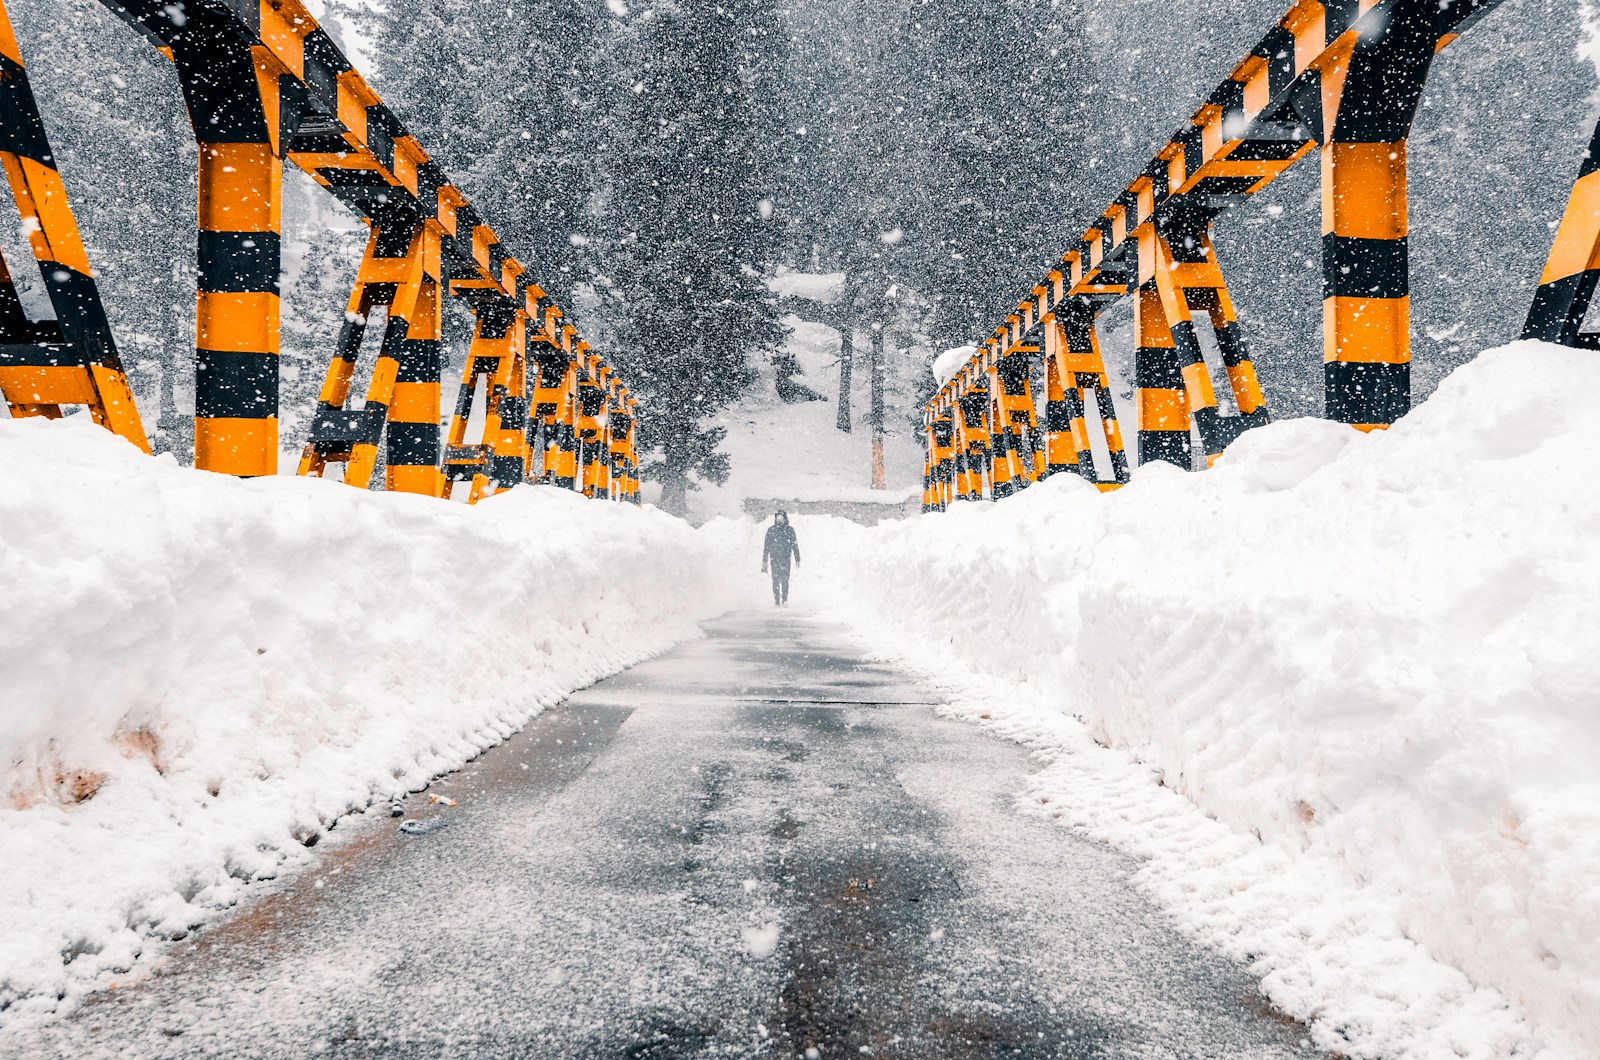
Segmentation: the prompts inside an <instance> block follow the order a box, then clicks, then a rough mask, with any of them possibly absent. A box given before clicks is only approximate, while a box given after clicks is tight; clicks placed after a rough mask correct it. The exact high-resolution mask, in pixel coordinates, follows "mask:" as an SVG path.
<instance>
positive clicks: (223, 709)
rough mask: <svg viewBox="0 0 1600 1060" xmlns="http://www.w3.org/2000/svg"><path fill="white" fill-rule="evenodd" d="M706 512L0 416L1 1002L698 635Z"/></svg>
mask: <svg viewBox="0 0 1600 1060" xmlns="http://www.w3.org/2000/svg"><path fill="white" fill-rule="evenodd" d="M716 533H717V531H716V529H715V528H712V529H709V530H705V531H699V532H696V531H693V530H691V529H690V528H689V527H688V526H686V525H685V524H683V523H681V522H679V521H677V520H675V519H671V518H668V517H667V516H664V515H662V514H660V513H658V512H655V511H653V510H644V511H641V510H638V509H634V508H632V507H630V506H625V505H614V504H603V503H599V502H594V501H587V500H584V499H583V498H581V497H578V496H576V495H574V494H572V493H566V492H562V491H557V490H550V489H535V488H528V489H520V490H517V491H514V492H513V493H510V494H506V495H504V496H501V497H497V498H494V499H492V500H490V501H488V502H485V503H484V504H482V505H480V506H478V507H476V508H468V507H466V506H464V505H453V504H441V503H439V502H438V501H434V500H429V499H425V498H418V497H408V496H403V495H386V494H377V493H368V492H366V491H362V490H353V489H349V488H347V487H344V486H341V485H337V484H335V483H333V482H323V481H312V480H306V479H297V478H289V477H282V478H276V479H272V480H261V481H255V482H243V481H238V480H235V479H230V478H226V477H223V476H218V475H210V474H206V473H203V472H195V471H191V470H186V469H181V468H179V467H177V466H176V465H175V464H173V463H172V462H171V461H170V460H162V459H151V458H148V457H146V456H144V455H143V454H141V453H139V452H137V451H136V450H135V449H134V448H133V447H132V446H129V445H127V444H126V443H123V442H121V441H119V440H117V439H115V438H114V437H112V436H111V435H110V434H108V433H106V432H105V431H102V430H100V429H99V428H96V427H94V426H92V425H91V424H90V422H89V420H88V418H87V417H75V418H73V419H70V420H67V421H65V422H62V423H49V422H47V421H44V420H23V421H11V420H0V585H4V586H5V593H6V604H5V607H4V608H0V675H3V684H0V849H3V850H4V854H3V856H0V923H3V924H4V925H5V929H4V931H3V932H0V1023H4V1022H8V1021H12V1020H17V1019H26V1018H28V1017H30V1016H35V1015H40V1014H44V1013H48V1012H49V1011H51V1010H53V1009H55V1008H57V1007H58V1000H65V1001H67V1002H68V1003H69V1004H70V1002H71V1001H73V1000H75V999H76V998H78V997H79V996H81V995H82V994H83V993H84V992H85V991H87V990H89V989H91V988H92V987H95V986H100V987H103V986H106V985H108V984H110V983H112V982H114V981H116V979H117V977H118V976H119V975H122V974H123V973H125V971H126V970H127V969H128V968H130V967H132V966H134V965H135V964H136V963H138V961H139V959H140V958H141V957H148V956H149V955H150V954H151V953H152V952H154V951H155V950H157V949H158V948H159V940H161V939H164V938H170V937H173V936H181V935H182V934H183V933H185V932H187V931H188V930H190V929H191V928H193V927H194V926H195V925H196V924H198V923H200V922H202V921H203V920H205V919H206V918H207V917H208V916H210V915H212V914H214V913H215V912H216V911H217V910H218V909H221V908H223V907H226V906H228V905H230V904H231V903H233V902H235V901H237V900H238V898H239V897H240V895H241V893H242V892H243V890H244V889H245V888H246V886H247V885H248V884H249V882H250V881H252V880H256V879H259V878H262V877H270V876H273V875H275V874H278V873H280V872H282V871H284V869H285V868H286V866H292V865H293V864H295V863H297V862H300V861H302V860H303V859H304V858H306V857H307V854H306V852H305V849H304V846H303V845H302V844H305V843H309V842H312V841H314V840H315V839H316V837H317V836H319V835H320V834H322V833H323V832H324V831H325V830H326V829H328V828H330V827H332V826H333V825H334V824H335V823H336V821H337V819H338V818H339V817H340V816H341V815H342V814H345V813H349V812H352V811H361V810H363V809H365V808H367V807H369V806H371V807H372V808H373V809H374V810H375V811H376V812H385V805H386V803H387V800H388V798H389V796H390V795H392V794H393V793H397V792H405V791H409V790H416V789H418V788H420V787H421V786H423V785H424V784H426V783H427V781H428V780H429V779H430V778H432V777H434V776H435V775H437V774H439V773H440V772H442V771H444V770H448V769H451V768H454V767H455V766H458V765H459V764H460V763H462V762H463V761H464V760H466V759H468V758H470V757H472V756H473V755H474V754H475V753H477V752H478V751H479V750H480V749H482V748H483V747H485V746H487V745H489V744H492V743H494V742H496V741H498V740H499V739H501V738H503V737H504V736H506V735H507V734H509V733H510V732H512V731H514V730H515V729H516V728H517V727H518V726H520V725H521V724H522V723H523V722H524V721H526V720H527V719H528V718H529V717H531V716H533V715H534V714H536V713H537V712H538V711H540V710H541V709H542V708H543V707H545V706H548V705H550V704H552V703H554V702H556V701H558V700H559V699H560V698H561V697H563V696H564V695H565V694H566V693H568V692H570V691H571V690H572V689H574V688H578V687H581V686H583V685H585V684H588V683H589V682H591V681H593V680H595V679H596V678H599V677H601V676H604V675H606V674H609V673H612V672H615V671H617V670H619V669H622V668H623V667H625V666H627V665H629V664H631V663H633V662H635V661H637V660H639V659H641V658H644V657H646V656H648V655H651V654H654V653H656V652H659V651H661V650H664V649H665V648H666V647H668V646H669V645H671V644H672V643H674V642H676V641H678V640H681V639H683V638H684V637H688V636H693V635H695V634H696V629H695V621H696V620H697V619H700V618H703V617H706V616H708V615H711V614H716V613H719V612H721V611H723V610H725V609H726V608H727V607H728V606H730V604H731V603H733V602H737V601H738V600H743V599H747V597H738V598H737V599H732V598H730V597H728V596H726V595H724V594H723V593H722V592H721V591H720V587H721V585H722V582H721V579H720V577H719V574H718V567H717V565H716V564H715V562H714V561H715V557H716V549H715V548H714V547H710V546H711V543H713V542H714V541H715V540H716V536H715V535H716ZM754 566H755V564H754V562H753V561H752V564H751V567H752V569H754ZM0 1051H3V1050H0Z"/></svg>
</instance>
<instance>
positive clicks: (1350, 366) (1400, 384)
mask: <svg viewBox="0 0 1600 1060" xmlns="http://www.w3.org/2000/svg"><path fill="white" fill-rule="evenodd" d="M1322 368H1323V383H1324V388H1325V392H1326V398H1325V401H1326V408H1325V410H1324V413H1323V414H1324V416H1326V417H1327V418H1328V419H1330V420H1336V421H1338V422H1340V423H1393V422H1394V421H1396V420H1398V419H1399V418H1400V417H1401V416H1404V415H1405V414H1406V413H1407V412H1408V411H1410V408H1411V366H1410V365H1409V364H1381V363H1368V362H1358V361H1328V362H1325V363H1324V364H1323V366H1322Z"/></svg>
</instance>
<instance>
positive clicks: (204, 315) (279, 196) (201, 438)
mask: <svg viewBox="0 0 1600 1060" xmlns="http://www.w3.org/2000/svg"><path fill="white" fill-rule="evenodd" d="M179 40H180V41H181V42H182V43H181V45H179V46H175V47H174V48H173V62H174V63H175V64H176V65H177V68H178V80H179V84H180V85H181V86H182V88H183V95H184V100H185V102H186V103H187V104H188V109H189V121H190V123H191V124H192V125H193V127H194V133H195V140H196V141H197V143H198V146H199V155H200V166H199V184H198V199H197V208H196V217H197V220H198V223H199V229H200V231H199V265H198V270H197V278H196V289H195V383H194V388H195V411H194V415H195V421H194V462H195V466H196V467H198V468H203V469H205V470H208V471H219V472H224V473H227V474H233V475H247V476H249V475H272V474H276V473H277V470H278V342H279V333H278V324H279V319H278V313H279V303H278V271H279V267H280V264H281V253H280V245H279V244H280V240H279V231H280V228H281V226H282V211H283V162H282V155H283V151H284V149H285V148H286V147H287V141H288V139H289V138H290V137H291V136H292V135H293V129H294V127H295V126H297V125H298V120H297V119H298V112H297V110H296V107H297V105H296V104H289V103H286V101H285V100H284V97H283V93H282V91H281V90H280V87H279V70H278V68H277V66H276V63H275V62H274V61H273V60H272V59H271V58H270V57H269V56H268V53H267V51H266V49H265V48H250V47H248V46H245V45H243V44H240V43H238V42H236V41H234V40H233V39H232V38H231V37H230V35H229V34H228V32H227V30H226V28H225V27H224V26H223V25H222V24H221V23H220V21H219V20H218V18H217V16H215V15H213V14H211V13H210V12H209V9H207V8H205V7H204V6H203V5H202V6H193V5H191V7H190V8H189V9H188V10H187V12H186V21H185V23H184V26H183V30H182V33H181V35H180V37H179ZM291 112H292V113H291Z"/></svg>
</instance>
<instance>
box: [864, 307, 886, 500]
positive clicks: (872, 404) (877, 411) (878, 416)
mask: <svg viewBox="0 0 1600 1060" xmlns="http://www.w3.org/2000/svg"><path fill="white" fill-rule="evenodd" d="M870 357H871V359H870V360H869V362H868V364H867V381H868V383H869V393H870V395H871V396H870V397H869V398H868V403H867V422H868V423H869V424H871V425H872V488H873V489H875V490H881V489H887V488H888V485H887V483H886V482H885V478H884V470H883V325H881V324H874V325H873V327H872V346H871V355H870Z"/></svg>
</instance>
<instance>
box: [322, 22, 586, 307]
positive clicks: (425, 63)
mask: <svg viewBox="0 0 1600 1060" xmlns="http://www.w3.org/2000/svg"><path fill="white" fill-rule="evenodd" d="M597 8H598V2H597V0H524V2H521V3H518V4H516V5H515V6H507V5H504V4H498V3H484V2H482V0H442V2H439V3H434V2H431V0H428V2H424V0H385V3H384V4H383V5H382V7H377V8H352V9H350V17H351V18H352V20H353V21H354V22H355V23H356V24H357V25H359V26H360V27H361V28H362V29H363V30H364V31H365V32H366V33H367V34H368V35H369V37H370V39H371V41H372V44H373V47H372V54H373V70H372V71H370V72H369V74H368V76H369V78H370V79H371V81H372V83H373V86H374V87H375V88H376V89H377V90H378V92H379V93H380V94H382V95H383V97H384V99H385V101H386V102H387V103H389V105H390V106H391V107H392V108H393V109H394V111H395V113H396V114H398V115H399V116H400V119H401V120H402V121H404V122H405V123H406V125H407V127H408V128H409V129H411V131H412V132H413V133H414V134H415V135H416V136H417V137H418V138H419V139H420V140H421V141H422V144H423V146H424V147H425V148H426V149H427V151H428V152H429V154H430V155H432V156H433V157H434V158H435V159H436V160H438V161H439V162H440V163H441V164H442V165H443V166H444V167H445V170H446V172H448V173H449V174H450V175H451V176H452V178H454V180H455V181H456V182H457V183H458V184H459V185H460V187H461V189H462V191H464V192H465V193H466V194H467V196H468V197H469V198H470V199H471V200H472V202H473V204H474V205H475V206H477V208H478V209H479V211H480V212H481V213H482V214H483V216H484V218H485V220H487V221H488V223H489V224H490V225H491V226H492V227H493V228H494V229H495V231H496V232H497V233H498V234H499V235H500V238H501V240H503V241H504V244H505V246H506V248H507V250H508V251H509V252H510V253H511V254H512V255H513V256H514V257H516V258H517V259H518V260H519V261H521V262H522V263H523V264H524V265H526V266H528V269H529V274H530V276H531V278H532V279H533V280H534V281H535V282H537V283H538V284H539V285H540V286H541V287H543V288H544V289H545V291H546V292H548V293H549V294H551V295H553V296H554V297H555V298H557V299H558V300H559V301H561V302H562V303H563V304H565V305H568V306H570V305H571V304H572V299H573V294H574V288H575V287H577V286H578V285H579V284H582V283H585V282H586V281H587V280H588V278H589V273H590V266H589V264H588V262H587V251H586V247H587V245H588V242H589V239H588V235H587V233H586V228H587V224H588V217H589V204H590V200H591V197H592V194H593V179H594V176H593V171H594V164H595V163H594V160H595V158H596V157H597V156H598V155H599V154H600V152H601V150H602V146H603V145H602V143H601V128H600V122H599V121H598V120H597V119H598V115H597V99H596V97H595V94H594V91H593V85H594V81H595V71H594V69H593V65H592V64H593V62H594V58H593V57H594V55H595V47H594V45H595V39H594V35H595V33H596V32H597V28H598V25H599V21H598V17H597V14H596V10H597Z"/></svg>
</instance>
